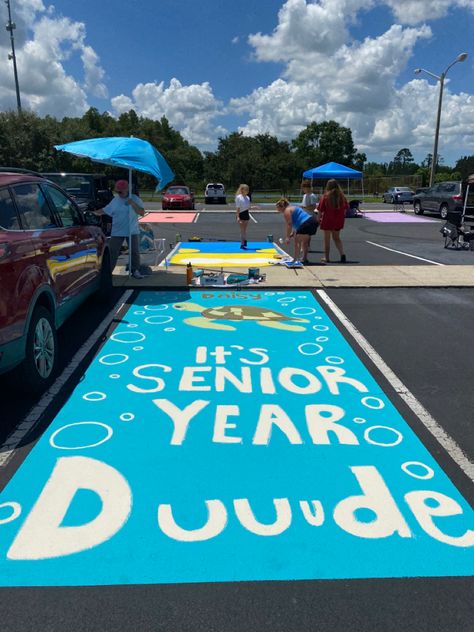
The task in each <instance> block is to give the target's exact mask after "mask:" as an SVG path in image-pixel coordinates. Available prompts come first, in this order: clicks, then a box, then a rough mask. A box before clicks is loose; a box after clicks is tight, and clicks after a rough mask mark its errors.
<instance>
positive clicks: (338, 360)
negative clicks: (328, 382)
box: [325, 356, 344, 364]
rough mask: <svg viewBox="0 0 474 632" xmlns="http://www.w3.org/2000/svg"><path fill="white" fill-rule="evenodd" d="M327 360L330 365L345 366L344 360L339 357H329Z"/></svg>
mask: <svg viewBox="0 0 474 632" xmlns="http://www.w3.org/2000/svg"><path fill="white" fill-rule="evenodd" d="M325 360H326V362H327V363H328V364H344V358H340V357H339V356H328V357H327V358H325Z"/></svg>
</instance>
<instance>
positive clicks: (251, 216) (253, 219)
mask: <svg viewBox="0 0 474 632" xmlns="http://www.w3.org/2000/svg"><path fill="white" fill-rule="evenodd" d="M249 217H250V219H251V220H252V221H254V222H255V223H256V224H258V222H257V220H256V219H255V217H254V216H253V215H252V213H249Z"/></svg>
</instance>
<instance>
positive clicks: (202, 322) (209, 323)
mask: <svg viewBox="0 0 474 632" xmlns="http://www.w3.org/2000/svg"><path fill="white" fill-rule="evenodd" d="M183 323H186V324H187V325H191V326H192V327H201V328H202V329H224V330H226V331H235V327H231V326H230V325H224V324H223V323H220V322H217V323H216V321H215V320H209V318H205V317H204V316H191V318H185V319H184V320H183Z"/></svg>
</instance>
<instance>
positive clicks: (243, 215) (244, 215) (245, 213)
mask: <svg viewBox="0 0 474 632" xmlns="http://www.w3.org/2000/svg"><path fill="white" fill-rule="evenodd" d="M239 219H241V220H242V221H243V222H248V221H249V219H250V213H249V212H248V210H247V211H240V213H239Z"/></svg>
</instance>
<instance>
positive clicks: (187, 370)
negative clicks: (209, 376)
mask: <svg viewBox="0 0 474 632" xmlns="http://www.w3.org/2000/svg"><path fill="white" fill-rule="evenodd" d="M210 371H211V367H210V366H203V367H198V366H185V367H184V368H183V373H182V375H181V379H180V381H179V386H178V390H180V391H210V390H211V387H210V386H208V385H206V384H204V385H199V384H198V383H199V382H205V381H206V378H205V377H204V376H202V375H199V373H209V372H210Z"/></svg>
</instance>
